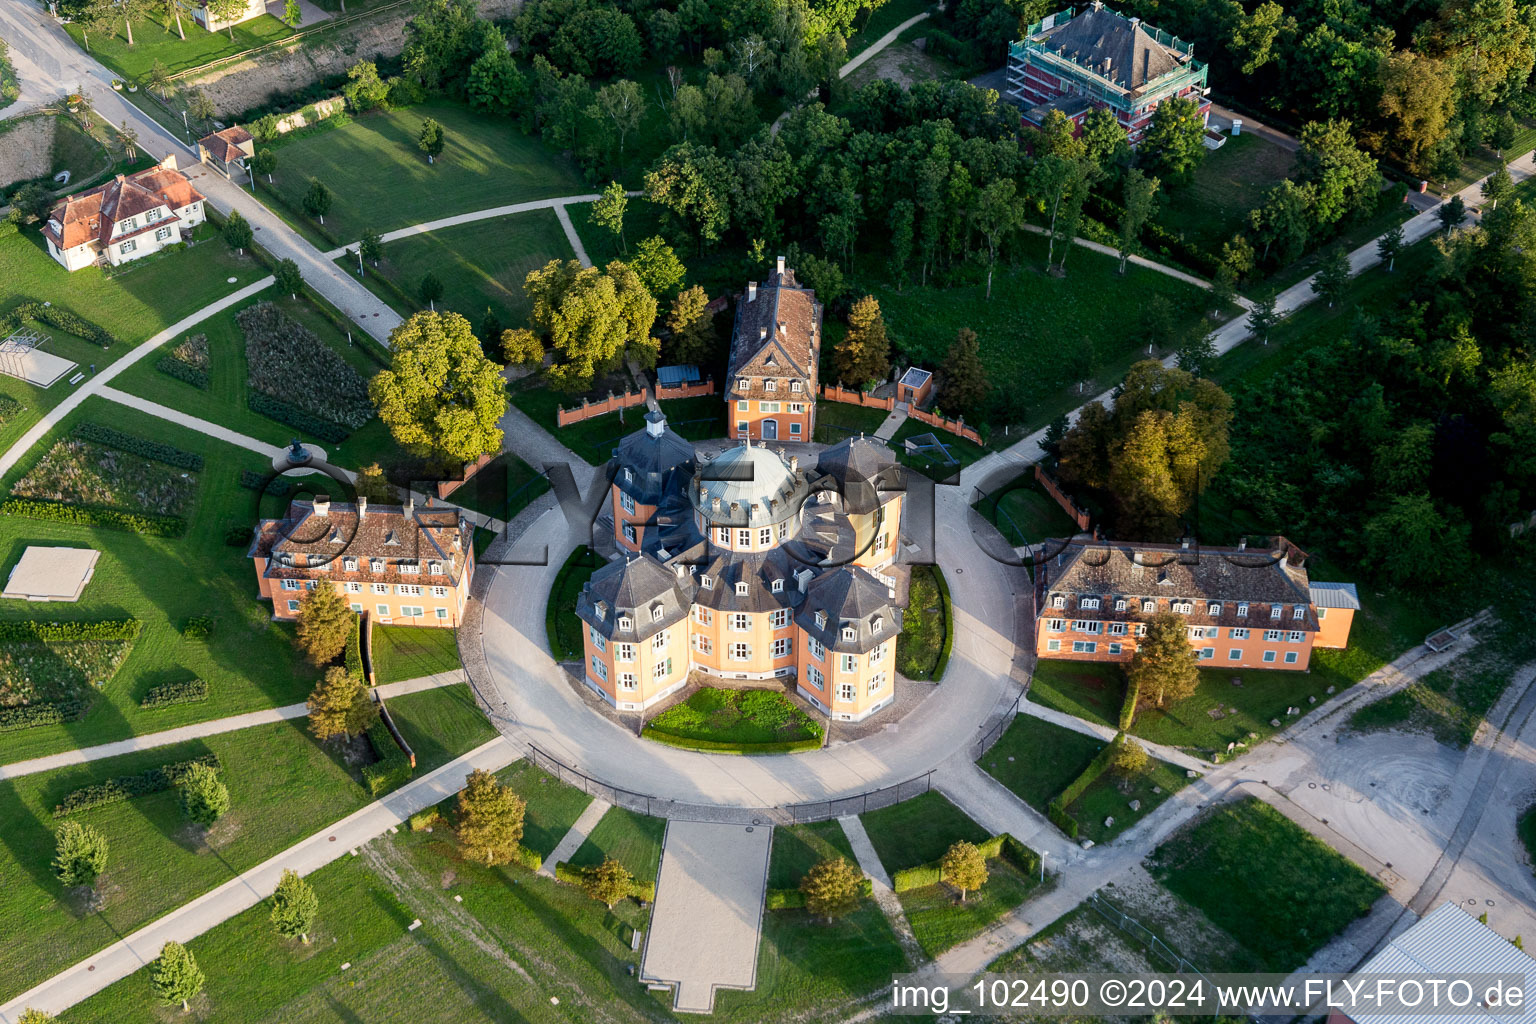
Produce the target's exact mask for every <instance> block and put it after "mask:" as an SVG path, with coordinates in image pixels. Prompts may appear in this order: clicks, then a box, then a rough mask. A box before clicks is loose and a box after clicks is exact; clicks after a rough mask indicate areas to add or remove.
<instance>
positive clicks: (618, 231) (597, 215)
mask: <svg viewBox="0 0 1536 1024" xmlns="http://www.w3.org/2000/svg"><path fill="white" fill-rule="evenodd" d="M628 207H629V197H628V196H626V195H625V194H624V186H623V185H620V184H619V183H618V182H616V181H610V182H609V183H608V187H607V188H605V189H603V192H602V195H601V196H600V197H599V198H598V200H597V202H595V203H593V204H592V223H594V224H596V225H597V226H598V227H600V228H602V229H603V230H605V231H607V232H608V233H609V234H611V235H613V237H614V241H616V242H618V243H619V250H620V251H621V252H628V251H629V246H628V245H627V244H626V243H625V241H624V211H625V210H626V209H628Z"/></svg>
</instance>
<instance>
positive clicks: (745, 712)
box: [643, 686, 823, 754]
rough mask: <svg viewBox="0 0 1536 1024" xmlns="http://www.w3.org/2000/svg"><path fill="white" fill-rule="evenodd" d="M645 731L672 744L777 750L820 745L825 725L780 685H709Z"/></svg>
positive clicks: (747, 751)
mask: <svg viewBox="0 0 1536 1024" xmlns="http://www.w3.org/2000/svg"><path fill="white" fill-rule="evenodd" d="M643 735H644V736H645V737H646V738H647V739H653V740H657V741H658V742H662V743H666V744H668V745H670V746H674V747H692V748H694V749H700V750H718V751H720V752H721V753H742V754H752V753H765V754H766V753H774V754H779V753H787V752H789V751H793V750H804V749H808V748H811V747H816V746H820V745H821V738H822V735H823V729H822V726H821V723H819V722H817V721H816V720H814V719H813V718H811V716H810V715H808V714H806V713H805V712H804V711H802V710H800V708H799V707H797V706H796V705H795V703H794V701H792V700H790V699H789V698H788V697H787V696H785V694H784V692H783V691H782V690H772V689H751V690H727V689H721V688H718V687H712V686H705V687H701V688H700V689H698V690H696V691H694V692H693V693H692V694H689V696H688V699H687V700H685V701H683V702H682V703H681V704H674V705H673V706H672V707H670V708H668V709H667V710H665V711H663V712H662V713H661V714H659V715H657V716H656V717H655V718H652V719H651V720H650V721H649V722H647V723H646V725H645V731H644V733H643Z"/></svg>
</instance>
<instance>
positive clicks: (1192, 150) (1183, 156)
mask: <svg viewBox="0 0 1536 1024" xmlns="http://www.w3.org/2000/svg"><path fill="white" fill-rule="evenodd" d="M1140 150H1141V152H1142V153H1145V154H1146V155H1147V156H1148V157H1149V158H1151V160H1152V164H1153V166H1154V167H1155V168H1156V169H1157V170H1159V171H1160V172H1161V173H1162V176H1163V177H1164V178H1178V179H1181V180H1182V179H1183V178H1184V177H1185V176H1186V175H1188V174H1191V173H1193V172H1194V169H1195V168H1196V167H1198V166H1200V161H1201V160H1203V159H1205V152H1206V150H1205V120H1204V119H1203V118H1201V116H1200V108H1199V106H1198V105H1197V104H1196V103H1195V101H1194V100H1188V99H1184V98H1182V97H1179V96H1175V97H1172V98H1171V99H1166V100H1164V101H1163V102H1161V103H1159V104H1158V105H1157V109H1156V110H1154V111H1152V124H1151V125H1150V126H1149V127H1148V128H1147V134H1146V135H1145V136H1144V137H1143V138H1142V140H1141V147H1140Z"/></svg>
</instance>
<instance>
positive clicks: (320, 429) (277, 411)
mask: <svg viewBox="0 0 1536 1024" xmlns="http://www.w3.org/2000/svg"><path fill="white" fill-rule="evenodd" d="M245 406H246V408H247V409H250V410H251V412H254V413H256V414H258V415H260V416H265V417H267V419H270V420H276V421H277V422H279V423H283V424H286V425H287V426H290V427H292V428H293V429H295V430H302V431H304V433H306V434H310V435H312V436H314V437H318V438H319V439H320V440H322V441H329V442H331V443H332V444H340V443H341V442H343V441H345V440H346V439H347V438H348V437H351V436H352V431H350V430H348V429H347V428H346V427H344V426H342V425H341V424H339V423H332V422H331V421H330V420H325V419H321V418H320V417H319V416H313V415H311V414H310V413H307V412H305V411H304V410H303V409H300V408H299V407H298V406H296V405H290V404H288V403H287V402H284V401H281V400H279V399H276V398H273V397H272V396H271V395H268V394H263V393H262V392H260V391H257V390H255V389H254V388H252V389H250V390H248V391H246V393H245Z"/></svg>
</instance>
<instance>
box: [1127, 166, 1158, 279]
mask: <svg viewBox="0 0 1536 1024" xmlns="http://www.w3.org/2000/svg"><path fill="white" fill-rule="evenodd" d="M1159 184H1160V182H1159V181H1158V180H1157V179H1156V178H1149V177H1147V176H1146V175H1144V174H1142V173H1141V168H1139V167H1132V168H1131V169H1130V170H1129V171H1127V172H1126V173H1125V212H1124V213H1122V214H1121V215H1120V273H1122V274H1124V273H1125V264H1126V261H1127V260H1129V259H1130V258H1131V254H1132V253H1133V252H1135V251H1136V246H1137V240H1138V239H1139V238H1140V237H1141V228H1142V225H1144V224H1146V222H1147V219H1148V218H1150V217H1151V216H1152V214H1153V213H1154V212H1155V211H1156V209H1157V187H1158V185H1159Z"/></svg>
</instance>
